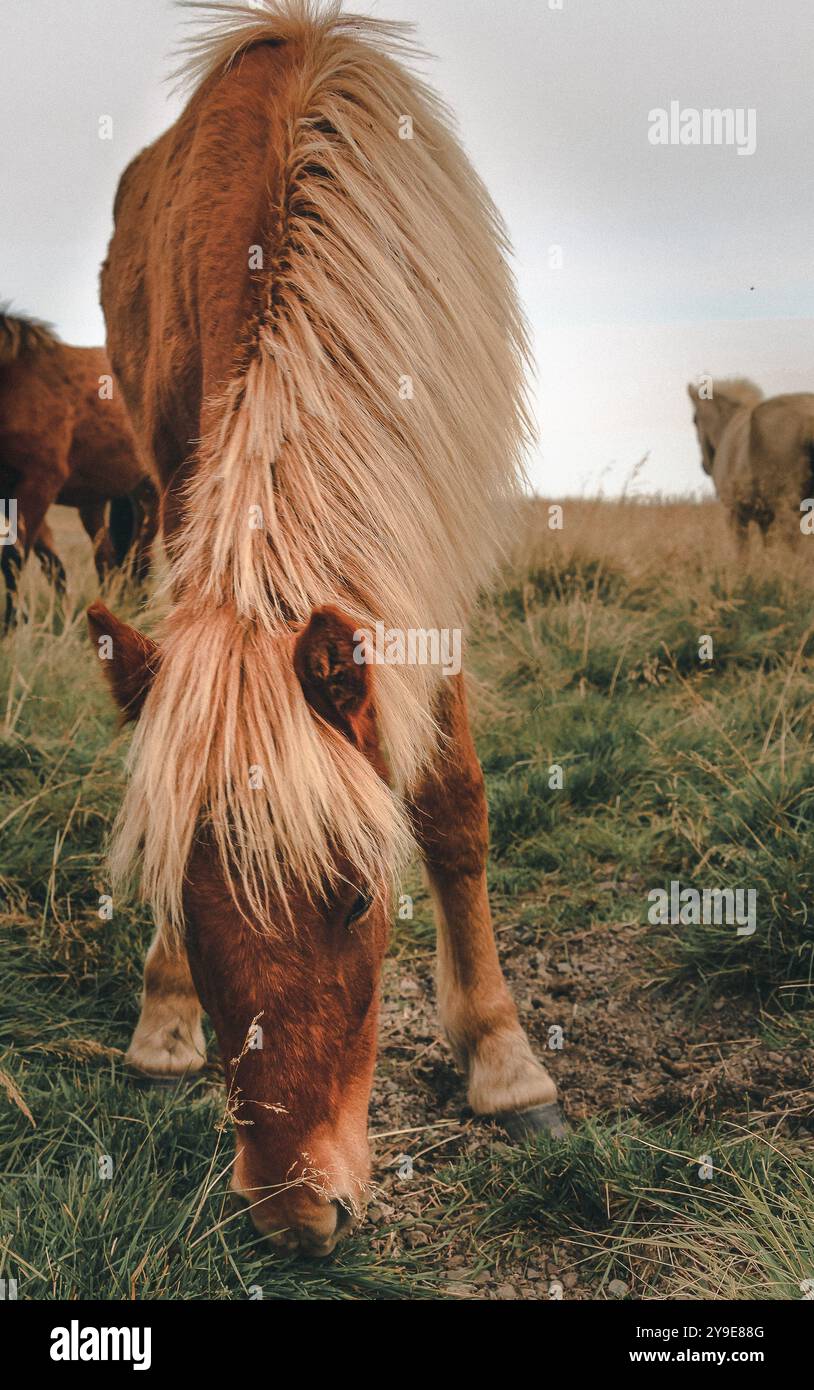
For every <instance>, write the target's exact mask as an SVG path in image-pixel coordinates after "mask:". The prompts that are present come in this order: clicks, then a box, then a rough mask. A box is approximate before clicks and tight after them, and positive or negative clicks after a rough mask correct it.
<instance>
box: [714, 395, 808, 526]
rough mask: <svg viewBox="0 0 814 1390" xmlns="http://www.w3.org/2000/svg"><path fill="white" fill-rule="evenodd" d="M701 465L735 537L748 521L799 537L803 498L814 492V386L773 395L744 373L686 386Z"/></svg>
mask: <svg viewBox="0 0 814 1390" xmlns="http://www.w3.org/2000/svg"><path fill="white" fill-rule="evenodd" d="M687 392H688V394H689V397H690V400H691V401H692V403H693V407H694V415H693V424H694V425H695V428H696V432H697V434H698V442H699V444H700V445H701V466H702V468H703V469H704V472H705V473H708V474H709V476H710V477H711V478H712V481H713V483H714V484H715V491H716V492H717V494H718V497H719V498H720V500H721V502H722V503H723V505H724V507H725V508H726V511H727V516H728V520H729V524H730V526H731V528H732V532H733V534H734V536H735V539H736V541H737V542H738V543H739V544H740V545H742V544H743V543H744V542H745V541H746V539H747V536H748V530H749V524H750V522H753V521H754V522H756V523H757V525H758V526H759V527H760V530H761V533H762V535H763V539H764V541H765V540H766V539H767V538H768V537H769V534H770V533H771V532H774V533H775V534H776V535H778V536H780V537H782V538H783V539H784V540H787V541H789V542H791V543H795V542H797V541H799V539H800V534H801V532H800V519H801V513H800V503H801V502H802V501H803V500H804V499H805V498H810V497H811V496H812V495H813V494H814V394H812V393H810V392H799V393H797V394H795V395H786V396H772V397H771V398H770V399H769V400H764V398H763V392H762V391H761V390H760V387H759V386H755V385H754V384H753V383H752V382H751V381H747V380H745V379H744V378H742V377H739V378H736V379H734V380H730V381H715V382H712V381H709V382H708V389H707V390H702V389H700V388H699V387H697V386H696V385H694V384H693V383H692V382H691V383H690V385H689V386H688V387H687Z"/></svg>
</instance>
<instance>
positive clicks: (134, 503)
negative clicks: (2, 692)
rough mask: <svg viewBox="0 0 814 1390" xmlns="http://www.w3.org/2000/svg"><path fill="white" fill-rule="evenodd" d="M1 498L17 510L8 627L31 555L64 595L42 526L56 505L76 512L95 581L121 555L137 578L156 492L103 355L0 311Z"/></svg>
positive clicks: (2, 558) (151, 533) (8, 574)
mask: <svg viewBox="0 0 814 1390" xmlns="http://www.w3.org/2000/svg"><path fill="white" fill-rule="evenodd" d="M111 392H112V394H111ZM0 496H2V498H3V499H4V501H7V500H8V499H15V500H16V503H17V541H16V543H15V544H9V545H4V546H3V548H2V552H0V564H1V565H2V570H3V575H4V578H5V581H6V626H8V625H9V624H10V622H11V621H12V620H13V618H14V615H15V598H16V592H17V582H18V578H19V573H20V570H21V568H22V566H23V564H24V563H25V560H26V558H27V556H28V554H29V552H30V551H31V550H32V549H33V550H34V551H35V553H36V554H37V556H38V558H39V559H40V561H41V563H42V565H43V569H44V570H45V572H46V574H48V575H49V577H51V578H52V579H53V581H54V583H55V585H56V587H57V589H58V590H62V589H63V588H64V584H65V570H64V568H63V565H62V562H61V560H60V559H59V556H58V555H57V554H56V551H55V550H54V545H53V537H52V536H51V532H50V529H49V528H48V526H47V524H46V522H45V514H46V512H47V511H48V508H49V507H50V506H51V504H52V503H54V502H61V503H64V504H65V505H66V506H69V507H76V508H77V510H78V512H79V516H80V520H81V521H82V525H83V526H84V528H85V530H86V531H87V533H88V535H89V537H90V539H91V541H92V542H93V548H94V558H95V561H96V570H97V573H98V575H99V578H100V579H104V578H105V576H106V575H107V574H108V572H109V571H110V570H111V569H112V568H113V567H114V566H116V565H120V564H122V563H123V561H124V559H125V556H126V555H127V554H128V553H131V554H132V557H133V563H134V570H135V572H136V574H137V575H138V576H139V577H140V578H143V577H144V576H145V574H146V571H147V567H148V565H149V557H150V551H151V547H152V542H153V539H154V537H155V533H156V530H157V527H158V515H157V512H158V509H157V495H156V492H155V488H154V486H153V484H152V483H151V482H150V480H149V478H148V477H147V476H146V473H145V469H144V467H143V466H142V464H141V463H140V462H139V460H138V456H137V452H136V442H135V439H134V437H133V432H132V429H131V426H130V423H129V421H128V419H127V412H126V410H125V408H124V405H123V404H122V403H121V401H120V400H119V398H118V392H117V391H116V390H115V389H114V388H113V383H112V376H111V372H110V364H109V362H108V360H107V357H106V355H105V353H104V351H103V349H102V348H79V347H68V346H67V344H65V343H61V342H60V341H59V339H58V338H57V337H56V335H55V334H54V332H53V331H52V329H50V328H49V327H48V326H47V325H46V324H43V323H39V322H37V321H36V320H35V319H27V318H20V317H17V316H15V315H12V314H9V313H6V312H0ZM109 499H113V501H112V503H111V513H112V515H111V524H110V528H108V526H107V524H106V521H105V508H106V505H107V503H108V501H109Z"/></svg>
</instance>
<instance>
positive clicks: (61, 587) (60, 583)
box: [34, 521, 67, 598]
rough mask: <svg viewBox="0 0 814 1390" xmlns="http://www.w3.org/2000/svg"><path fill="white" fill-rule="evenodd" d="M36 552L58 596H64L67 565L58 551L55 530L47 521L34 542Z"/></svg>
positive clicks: (43, 570)
mask: <svg viewBox="0 0 814 1390" xmlns="http://www.w3.org/2000/svg"><path fill="white" fill-rule="evenodd" d="M34 554H35V555H36V557H37V559H38V560H39V562H40V567H41V569H42V572H43V574H44V575H45V578H46V579H47V580H48V583H49V584H52V585H53V587H54V592H55V593H56V596H57V598H64V596H65V585H66V582H67V575H66V574H65V566H64V565H63V563H62V561H61V560H60V558H59V556H58V554H57V552H56V548H55V546H54V536H53V532H52V530H51V528H50V526H49V525H48V522H47V521H44V522H43V523H42V525H41V526H40V529H39V532H38V534H37V539H36V540H35V542H34Z"/></svg>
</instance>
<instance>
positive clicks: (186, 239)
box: [89, 0, 561, 1254]
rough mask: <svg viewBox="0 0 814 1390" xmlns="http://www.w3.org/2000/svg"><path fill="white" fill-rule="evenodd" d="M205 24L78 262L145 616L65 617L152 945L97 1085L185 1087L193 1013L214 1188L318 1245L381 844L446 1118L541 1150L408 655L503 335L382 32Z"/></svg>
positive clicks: (358, 1050) (297, 16)
mask: <svg viewBox="0 0 814 1390" xmlns="http://www.w3.org/2000/svg"><path fill="white" fill-rule="evenodd" d="M216 9H217V11H218V12H219V13H220V15H221V20H220V25H219V27H218V28H217V29H216V31H215V33H214V35H209V36H207V37H206V38H205V39H204V40H202V41H201V44H200V48H199V49H198V52H197V58H196V61H195V63H194V65H193V66H194V72H195V75H196V76H198V77H199V78H200V82H199V85H198V86H197V88H196V90H195V91H194V93H193V95H192V97H191V100H190V102H189V104H188V106H187V107H186V109H185V111H184V112H183V114H182V115H181V116H180V118H179V119H178V121H177V122H176V124H175V125H174V126H173V127H172V128H171V129H170V130H169V131H168V132H167V133H166V134H165V135H164V136H163V137H162V138H161V139H159V140H158V141H156V143H155V144H153V145H152V146H150V147H149V148H148V149H147V150H145V151H144V152H143V153H142V154H140V155H139V156H138V158H137V159H136V160H135V162H134V163H133V164H131V165H130V167H129V168H128V169H127V171H126V172H125V174H124V176H123V178H122V181H121V184H120V187H119V191H118V195H117V198H116V208H115V231H114V235H113V239H112V242H111V245H110V250H109V255H108V259H107V261H106V263H105V265H104V267H103V271H102V302H103V307H104V310H105V316H106V319H107V324H108V344H109V350H110V354H111V360H112V362H113V366H114V369H115V371H116V374H117V377H118V379H119V380H120V381H121V384H122V389H123V391H124V394H125V397H126V400H127V403H128V406H129V409H130V413H131V417H132V419H133V420H134V421H135V422H136V426H137V429H138V432H139V436H140V440H141V443H142V445H143V446H144V447H145V449H147V448H149V449H150V450H151V451H152V455H153V457H154V460H155V467H156V471H157V473H158V476H159V478H160V480H161V486H162V491H163V496H162V516H163V524H164V530H165V536H166V540H167V544H168V553H169V557H170V565H171V570H170V585H171V593H172V599H173V609H172V612H171V614H170V616H169V618H168V620H167V621H166V624H165V627H164V630H163V634H162V636H161V640H160V642H159V643H154V642H152V641H151V640H149V639H148V638H146V637H142V636H141V635H140V634H139V633H137V632H135V631H134V630H133V629H132V628H129V627H127V626H126V625H125V624H123V623H121V622H119V621H118V620H117V619H116V618H114V617H113V615H112V614H110V613H109V612H108V611H107V610H106V609H105V608H104V607H103V606H102V605H101V604H96V605H94V606H93V608H92V609H91V610H90V612H89V622H90V628H91V633H92V635H93V636H94V637H95V638H96V640H97V643H98V646H99V653H100V655H102V656H106V657H109V658H110V659H109V660H105V661H104V663H103V664H104V669H105V672H106V674H107V676H108V679H109V681H110V683H111V685H112V689H113V693H114V696H115V699H116V700H117V702H118V704H119V705H120V707H121V709H122V711H123V713H124V717H125V719H130V720H133V721H135V722H136V727H135V734H134V744H133V750H132V776H131V780H130V784H129V790H128V792H127V795H126V799H125V801H124V805H123V807H122V810H121V813H120V816H119V821H118V828H117V833H116V840H115V845H114V852H113V861H114V868H115V869H116V870H117V871H118V872H119V873H121V872H123V871H124V870H125V869H126V867H127V866H128V865H129V864H131V863H132V862H134V861H135V860H140V862H141V879H142V888H143V891H144V893H145V895H146V896H147V897H148V898H149V899H150V900H151V901H152V904H153V907H154V911H155V913H156V918H157V921H158V933H157V936H156V938H155V940H154V942H153V944H152V946H151V948H150V951H149V953H148V956H147V963H146V968H145V977H144V996H143V1003H142V1012H141V1018H140V1020H139V1023H138V1026H137V1028H136V1031H135V1034H134V1037H133V1040H132V1043H131V1047H130V1051H129V1054H128V1057H129V1061H130V1063H131V1064H133V1065H134V1066H136V1067H137V1068H139V1069H140V1070H141V1071H142V1072H145V1073H148V1074H151V1075H154V1076H172V1075H178V1074H181V1073H184V1072H189V1071H192V1070H194V1069H196V1068H199V1067H200V1066H201V1065H202V1063H203V1060H204V1058H203V1038H202V1035H201V1027H200V1017H201V1015H200V1004H203V1006H204V1008H205V1009H206V1010H207V1012H208V1013H209V1015H210V1017H211V1018H212V1021H213V1023H214V1026H215V1030H216V1033H217V1036H218V1041H219V1045H220V1050H221V1054H222V1057H223V1060H224V1063H225V1066H226V1072H227V1080H228V1083H229V1090H230V1094H231V1097H232V1102H231V1103H232V1108H233V1113H234V1115H235V1118H236V1119H237V1121H238V1128H237V1154H236V1160H235V1165H234V1175H233V1184H234V1187H235V1188H236V1190H237V1191H239V1192H240V1193H242V1194H243V1195H244V1196H245V1197H246V1198H247V1199H248V1200H249V1202H250V1203H251V1211H252V1216H253V1218H254V1221H255V1223H256V1225H257V1226H258V1228H259V1229H260V1230H261V1231H263V1232H267V1233H269V1234H271V1235H273V1236H274V1237H275V1239H276V1240H278V1241H279V1242H281V1243H283V1244H285V1245H288V1246H290V1247H292V1248H296V1247H299V1248H302V1249H304V1250H306V1251H311V1252H313V1253H318V1254H325V1253H327V1252H329V1251H330V1250H331V1249H332V1248H333V1246H334V1244H335V1243H336V1240H337V1239H338V1238H339V1236H340V1235H341V1234H342V1233H343V1232H344V1231H346V1230H348V1229H349V1228H350V1227H351V1225H352V1224H353V1222H354V1220H355V1219H356V1218H357V1216H358V1214H359V1212H360V1209H361V1206H362V1202H363V1197H364V1193H365V1189H366V1183H367V1180H368V1176H369V1157H368V1144H367V1111H368V1101H369V1095H370V1088H371V1080H372V1075H373V1068H374V1059H375V1045H376V1027H377V1010H378V1003H377V995H378V988H379V977H380V972H381V966H382V958H383V955H384V951H385V945H386V940H387V934H388V917H389V911H390V888H391V884H392V882H393V879H394V875H395V873H396V872H397V870H398V867H399V864H400V863H401V861H402V859H403V857H404V854H405V852H406V851H407V849H408V848H409V846H410V844H411V843H412V842H413V841H414V842H415V843H417V845H418V848H419V850H420V853H421V855H422V858H423V861H424V864H425V867H426V872H427V877H428V881H429V886H430V890H431V894H432V898H433V901H434V905H435V910H436V916H437V921H438V943H439V946H438V996H439V1005H440V1013H441V1020H442V1024H443V1027H444V1029H445V1031H446V1034H447V1036H448V1038H449V1040H450V1043H451V1046H452V1049H453V1051H454V1053H455V1056H456V1058H457V1059H458V1061H459V1063H460V1065H461V1067H462V1068H463V1070H464V1071H465V1073H466V1077H467V1082H468V1097H469V1101H470V1104H471V1106H472V1108H473V1110H474V1111H475V1112H477V1113H478V1114H481V1115H487V1116H497V1117H501V1118H502V1120H503V1122H504V1124H505V1125H506V1126H507V1128H510V1130H512V1131H515V1132H523V1131H534V1130H536V1129H547V1130H552V1131H554V1132H559V1131H561V1121H560V1118H559V1113H558V1110H557V1106H556V1091H555V1086H554V1083H553V1081H552V1080H551V1077H550V1076H549V1075H548V1073H547V1072H546V1071H545V1070H544V1068H543V1067H542V1066H541V1065H540V1064H539V1063H538V1062H537V1061H536V1060H535V1058H534V1057H533V1055H532V1053H531V1050H530V1048H529V1044H528V1041H527V1039H526V1036H525V1034H524V1032H523V1030H522V1028H521V1026H520V1023H519V1022H518V1018H517V1013H516V1010H515V1006H514V1004H513V1002H512V1000H511V997H510V995H509V991H508V989H507V986H506V983H505V981H504V978H503V975H502V973H501V969H500V965H499V962H498V956H497V951H496V948H495V940H494V935H493V930H492V924H491V918H490V911H489V899H488V894H487V886H486V857H487V839H488V828H487V814H486V800H485V795H484V782H483V777H482V774H481V770H480V767H479V765H478V762H477V758H476V755H475V750H474V746H473V743H472V738H471V735H470V732H469V726H468V722H467V714H466V705H465V700H464V689H463V683H462V678H461V675H460V674H455V675H451V676H445V675H444V674H442V669H441V667H440V665H439V664H438V663H437V662H436V663H435V664H432V662H428V661H427V660H426V656H427V653H429V655H430V656H432V639H433V636H435V638H438V634H443V633H444V632H445V630H450V631H451V632H452V633H455V632H458V633H459V632H460V629H461V628H462V627H463V626H464V624H465V623H466V620H467V617H468V615H469V614H470V612H471V609H472V606H473V603H474V601H475V598H476V595H477V591H478V588H479V586H480V585H481V584H482V583H484V582H485V581H487V580H488V579H489V577H490V575H491V574H492V572H493V570H494V566H495V563H496V561H497V558H498V556H499V554H500V551H501V547H502V545H503V543H504V541H505V538H506V536H507V534H508V532H509V527H510V525H511V518H512V516H513V514H514V512H513V508H514V503H515V500H516V496H517V494H518V491H519V488H518V466H519V460H520V456H521V453H522V449H523V447H524V444H525V441H526V438H527V435H528V428H529V426H528V421H527V416H526V411H525V405H524V379H525V377H524V372H525V354H526V337H525V330H524V324H523V320H522V318H521V315H520V312H519V309H518V306H517V302H516V296H515V290H514V284H513V281H512V278H511V275H510V272H509V270H508V268H507V266H506V263H505V261H504V258H503V248H504V246H505V235H504V231H503V228H502V225H501V223H500V220H499V217H498V214H497V212H496V210H495V208H494V207H493V205H492V203H491V201H490V199H489V197H488V194H487V193H486V190H485V189H484V187H483V185H482V184H481V182H480V181H479V179H478V177H477V175H476V174H475V172H474V170H473V169H472V167H471V166H470V164H469V162H468V161H467V159H466V157H465V155H464V153H463V151H462V150H461V148H460V146H459V145H458V143H457V141H456V140H455V138H454V136H453V134H452V133H451V130H450V126H449V120H448V117H447V114H446V112H445V109H444V108H443V107H442V106H441V104H440V103H439V102H438V100H437V98H436V97H435V96H434V95H433V94H432V93H431V92H430V91H429V90H428V89H427V88H425V87H424V86H423V85H422V84H421V83H420V82H419V81H418V80H417V79H416V78H415V77H413V76H412V75H411V74H410V73H409V72H408V71H407V70H406V69H405V68H404V67H403V66H401V64H400V63H399V61H398V57H399V55H400V54H403V53H405V52H409V47H408V44H407V40H406V39H405V37H404V33H403V29H402V26H400V25H392V24H389V23H385V22H384V21H378V20H370V19H362V18H357V17H353V16H345V15H341V14H340V13H339V7H338V5H332V6H330V7H329V8H327V9H324V10H318V9H317V8H316V7H315V6H314V5H313V4H311V3H306V0H288V3H280V4H278V5H274V4H269V5H268V6H267V7H266V9H265V10H264V11H258V9H257V8H256V7H252V8H248V7H241V8H240V9H239V10H237V11H236V10H235V9H234V8H233V7H223V6H218V7H216ZM377 622H378V623H380V624H383V625H384V629H385V630H386V631H387V633H388V637H387V641H388V643H389V644H390V645H388V646H387V647H386V649H385V648H384V647H383V646H382V643H381V642H380V641H379V635H380V634H379V633H378V632H377V637H376V641H375V642H374V641H373V640H372V634H373V632H374V631H375V630H376V629H375V625H376V623H377ZM447 635H449V634H448V633H447ZM103 639H108V640H103ZM413 639H416V640H413ZM422 644H423V647H422ZM422 650H423V652H424V658H423V659H422V655H421V652H422ZM199 1001H200V1004H199Z"/></svg>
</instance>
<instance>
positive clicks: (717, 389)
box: [712, 376, 763, 406]
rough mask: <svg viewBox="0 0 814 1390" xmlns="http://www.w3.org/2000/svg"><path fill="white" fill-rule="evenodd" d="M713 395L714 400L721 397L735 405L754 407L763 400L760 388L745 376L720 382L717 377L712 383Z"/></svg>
mask: <svg viewBox="0 0 814 1390" xmlns="http://www.w3.org/2000/svg"><path fill="white" fill-rule="evenodd" d="M712 395H713V399H714V398H715V397H716V396H720V397H721V398H722V399H723V400H726V401H731V402H732V403H733V404H734V405H747V406H752V405H757V404H758V403H759V402H760V401H762V400H763V392H762V391H761V389H760V387H759V386H756V385H755V383H754V382H753V381H750V380H749V378H748V377H745V376H735V377H727V378H723V379H721V380H720V381H719V380H718V379H717V377H716V379H715V380H714V381H713V383H712Z"/></svg>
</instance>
